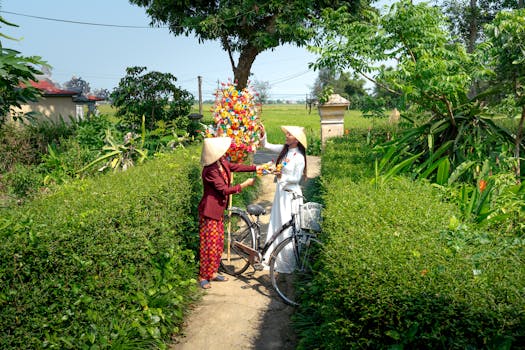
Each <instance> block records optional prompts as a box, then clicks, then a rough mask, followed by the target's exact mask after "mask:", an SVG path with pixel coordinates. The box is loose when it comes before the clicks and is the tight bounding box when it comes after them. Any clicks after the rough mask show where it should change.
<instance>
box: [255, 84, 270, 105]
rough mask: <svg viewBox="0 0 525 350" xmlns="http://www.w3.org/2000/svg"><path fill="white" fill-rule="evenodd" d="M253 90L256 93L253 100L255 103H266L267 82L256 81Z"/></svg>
mask: <svg viewBox="0 0 525 350" xmlns="http://www.w3.org/2000/svg"><path fill="white" fill-rule="evenodd" d="M253 88H254V89H255V92H256V93H257V96H256V97H255V100H256V102H257V103H261V104H262V103H267V102H268V99H269V98H270V83H269V82H267V81H262V80H256V81H255V82H254V83H253Z"/></svg>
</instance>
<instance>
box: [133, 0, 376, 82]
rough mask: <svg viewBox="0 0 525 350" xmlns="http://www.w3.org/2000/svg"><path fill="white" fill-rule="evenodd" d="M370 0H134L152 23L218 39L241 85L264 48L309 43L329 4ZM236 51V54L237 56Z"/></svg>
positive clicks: (351, 6) (358, 10) (358, 8)
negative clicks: (316, 20) (317, 20)
mask: <svg viewBox="0 0 525 350" xmlns="http://www.w3.org/2000/svg"><path fill="white" fill-rule="evenodd" d="M370 1H371V0H347V1H342V0H331V1H327V0H295V1H282V0H268V1H244V0H235V1H192V2H189V1H185V0H130V3H132V4H135V5H138V6H141V7H144V8H146V13H147V14H148V15H149V16H150V17H151V19H152V22H151V24H152V25H168V26H169V28H170V31H171V32H172V33H173V34H175V35H180V34H184V35H186V36H188V35H190V34H191V33H194V34H195V36H196V37H197V38H198V40H199V42H204V41H206V40H219V41H220V43H221V45H222V48H223V49H224V50H225V51H226V52H227V53H228V56H229V58H230V64H231V67H232V71H233V75H234V80H235V82H236V83H237V88H238V89H243V88H245V87H246V84H247V82H248V77H249V75H250V70H251V67H252V64H253V62H254V61H255V58H256V57H257V55H258V54H260V53H261V52H263V51H265V50H268V49H273V48H275V47H278V46H279V45H282V44H294V45H298V46H304V45H306V44H307V43H308V42H309V41H310V40H311V39H312V38H313V36H314V34H315V32H316V27H315V25H314V23H315V21H314V19H316V18H319V17H320V16H321V13H322V12H323V10H324V9H326V8H339V7H341V6H343V5H344V6H346V7H347V9H348V11H349V12H350V13H351V14H353V15H355V16H359V15H360V14H362V13H365V10H367V9H369V3H370ZM234 54H238V60H237V62H235V58H234Z"/></svg>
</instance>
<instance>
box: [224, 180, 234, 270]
mask: <svg viewBox="0 0 525 350" xmlns="http://www.w3.org/2000/svg"><path fill="white" fill-rule="evenodd" d="M232 183H233V172H232V173H231V174H230V185H231V184H232ZM232 204H233V196H232V195H231V194H230V197H229V198H228V209H231V207H232ZM231 216H232V212H231V210H228V251H227V253H226V258H227V260H228V264H229V263H230V256H231V250H230V246H231V225H232V222H231Z"/></svg>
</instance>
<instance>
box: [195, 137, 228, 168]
mask: <svg viewBox="0 0 525 350" xmlns="http://www.w3.org/2000/svg"><path fill="white" fill-rule="evenodd" d="M231 143H232V139H231V138H229V137H208V138H205V139H204V143H203V145H202V154H201V164H202V166H207V165H210V164H212V163H214V162H216V161H217V160H219V158H221V157H222V156H223V155H224V153H226V151H227V150H228V148H230V145H231Z"/></svg>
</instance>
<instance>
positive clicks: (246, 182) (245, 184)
mask: <svg viewBox="0 0 525 350" xmlns="http://www.w3.org/2000/svg"><path fill="white" fill-rule="evenodd" d="M254 184H255V179H254V178H253V177H251V178H249V179H247V180H244V181H243V182H242V183H241V188H243V189H244V188H246V187H248V186H253V185H254Z"/></svg>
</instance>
